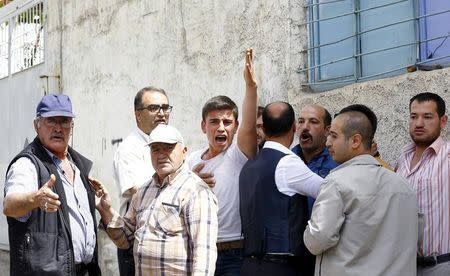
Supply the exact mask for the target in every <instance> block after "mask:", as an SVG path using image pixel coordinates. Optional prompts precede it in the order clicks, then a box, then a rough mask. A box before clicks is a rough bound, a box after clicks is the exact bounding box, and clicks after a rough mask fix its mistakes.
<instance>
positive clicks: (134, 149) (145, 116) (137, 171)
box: [113, 86, 172, 276]
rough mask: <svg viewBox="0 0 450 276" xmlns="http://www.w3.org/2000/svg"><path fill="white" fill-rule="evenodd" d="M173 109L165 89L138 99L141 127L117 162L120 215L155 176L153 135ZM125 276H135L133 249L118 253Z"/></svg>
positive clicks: (145, 92)
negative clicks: (144, 185)
mask: <svg viewBox="0 0 450 276" xmlns="http://www.w3.org/2000/svg"><path fill="white" fill-rule="evenodd" d="M171 111H172V106H170V105H169V100H168V98H167V94H166V92H165V91H164V90H163V89H161V88H156V87H152V86H149V87H144V88H142V89H141V90H139V92H138V93H137V94H136V96H135V98H134V115H135V118H136V125H137V127H136V128H135V129H134V130H133V132H131V133H130V134H129V135H128V137H126V138H125V139H124V140H123V142H122V143H121V144H120V146H119V147H118V149H117V151H116V153H115V155H114V161H113V167H114V179H115V181H116V183H117V185H118V188H119V191H120V215H121V216H124V215H125V213H126V212H127V210H128V207H129V205H130V201H131V198H132V196H133V194H135V193H136V191H137V190H138V188H139V187H140V186H141V185H142V184H143V183H145V182H147V181H148V180H150V179H151V178H152V176H153V174H154V173H155V170H154V169H153V167H152V161H151V158H150V154H149V152H148V147H147V145H148V143H149V134H150V133H151V132H152V131H153V129H154V128H155V127H156V126H157V125H159V124H167V123H168V122H169V115H170V112H171ZM117 258H118V262H119V272H120V275H121V276H124V275H134V274H135V269H134V260H133V247H132V246H131V248H129V249H118V250H117Z"/></svg>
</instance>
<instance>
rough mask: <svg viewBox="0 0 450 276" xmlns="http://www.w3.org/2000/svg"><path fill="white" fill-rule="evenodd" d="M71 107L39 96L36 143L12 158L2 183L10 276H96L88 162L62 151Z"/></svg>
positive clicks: (55, 97) (64, 98)
mask: <svg viewBox="0 0 450 276" xmlns="http://www.w3.org/2000/svg"><path fill="white" fill-rule="evenodd" d="M74 117H75V115H74V114H73V112H72V103H71V101H70V98H69V97H68V96H66V95H56V94H49V95H45V96H44V97H43V98H42V100H41V101H40V102H39V104H38V106H37V109H36V118H35V119H34V128H35V130H36V132H37V137H36V138H35V139H34V141H33V142H31V143H30V144H29V145H28V146H27V147H26V148H25V149H24V150H23V151H21V152H20V153H19V154H18V155H17V156H16V157H14V158H13V160H12V161H11V163H10V165H9V166H8V170H7V175H6V181H5V199H4V203H3V208H4V209H3V212H4V214H5V215H6V216H7V219H8V230H9V245H10V274H11V275H99V274H100V269H99V267H98V264H97V242H96V234H97V233H96V225H95V221H96V220H95V194H94V192H93V190H92V189H91V187H90V185H89V180H88V175H89V171H90V169H91V167H92V162H91V161H90V160H88V159H86V158H85V157H84V156H82V155H81V154H79V153H78V152H76V151H75V150H73V149H72V148H71V147H69V146H68V144H69V139H70V136H71V134H72V127H73V118H74Z"/></svg>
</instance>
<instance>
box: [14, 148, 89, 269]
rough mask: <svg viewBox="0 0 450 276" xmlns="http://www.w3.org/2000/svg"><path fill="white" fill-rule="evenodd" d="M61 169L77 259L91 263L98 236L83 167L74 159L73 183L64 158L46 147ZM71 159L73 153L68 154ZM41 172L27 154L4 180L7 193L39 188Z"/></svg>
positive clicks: (26, 217)
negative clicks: (83, 177)
mask: <svg viewBox="0 0 450 276" xmlns="http://www.w3.org/2000/svg"><path fill="white" fill-rule="evenodd" d="M47 153H48V154H49V156H50V157H51V158H52V160H53V162H54V164H55V165H56V167H57V169H58V174H59V177H60V178H61V180H62V184H63V187H64V193H65V195H66V200H67V206H68V213H69V220H70V229H71V235H72V243H73V250H74V258H75V263H76V264H79V263H85V264H87V263H90V262H91V260H92V257H93V256H94V249H95V244H96V236H95V230H94V219H93V217H92V215H91V212H90V209H89V201H88V196H87V191H86V188H85V187H84V184H83V182H82V180H81V177H80V170H79V169H78V168H77V166H75V164H73V163H72V162H70V163H71V166H72V168H73V169H74V172H75V174H74V175H75V180H74V183H73V185H72V184H70V182H69V181H68V179H67V178H66V176H65V175H64V170H63V169H62V165H61V163H62V161H61V160H60V159H58V158H57V157H56V156H55V155H54V154H52V153H51V152H49V151H47ZM68 158H69V160H71V158H70V156H68ZM38 186H39V185H38V176H37V171H36V168H35V166H34V164H33V163H32V162H31V160H30V159H28V158H26V157H22V158H19V159H18V160H17V161H16V162H14V164H12V165H11V168H10V169H9V171H8V174H7V177H6V181H5V194H6V195H8V193H12V192H20V193H28V192H36V191H37V190H38ZM30 215H31V213H29V214H28V215H26V216H24V217H21V218H19V219H18V220H19V221H22V222H25V221H27V220H28V218H29V217H30Z"/></svg>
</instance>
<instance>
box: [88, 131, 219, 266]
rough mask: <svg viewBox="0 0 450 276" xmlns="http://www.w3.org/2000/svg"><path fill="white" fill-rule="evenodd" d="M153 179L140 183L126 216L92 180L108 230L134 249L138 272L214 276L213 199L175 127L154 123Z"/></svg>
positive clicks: (215, 226) (151, 143)
mask: <svg viewBox="0 0 450 276" xmlns="http://www.w3.org/2000/svg"><path fill="white" fill-rule="evenodd" d="M149 146H150V154H151V157H152V164H153V167H154V169H155V171H156V173H155V174H154V175H153V178H152V179H151V180H150V181H148V182H147V183H145V184H144V185H142V186H141V187H140V188H139V190H138V191H137V193H136V194H135V196H134V197H133V199H132V200H131V204H130V207H129V209H128V211H127V213H126V214H125V216H123V217H120V216H119V214H118V213H117V212H116V211H114V210H113V208H112V206H111V199H110V197H109V194H108V192H107V191H106V190H105V188H104V186H103V185H102V184H101V183H100V182H99V181H97V180H91V182H92V184H93V187H94V189H95V190H96V192H97V196H98V197H99V199H100V200H98V202H97V210H98V211H99V212H100V215H101V217H102V222H103V223H104V224H105V228H106V232H107V233H108V235H109V237H110V238H111V239H112V240H113V241H114V243H115V244H116V245H117V247H119V248H129V247H130V246H131V245H132V244H134V247H133V252H134V258H135V268H136V274H137V275H163V274H165V275H213V274H214V270H215V262H216V257H217V251H216V246H215V245H216V239H217V229H218V223H217V210H218V207H217V199H216V197H215V196H214V194H213V193H212V191H211V190H210V189H209V187H208V186H207V185H206V184H205V183H204V182H203V181H202V180H201V179H200V178H199V177H198V176H197V175H196V174H195V173H193V172H192V171H191V170H189V169H188V167H187V165H186V163H185V162H184V160H185V156H186V152H187V147H186V146H185V145H184V141H183V137H182V136H181V134H180V132H178V130H177V129H176V128H174V127H173V126H168V125H163V124H161V125H158V126H157V127H156V128H155V129H154V130H153V131H152V132H151V133H150V139H149Z"/></svg>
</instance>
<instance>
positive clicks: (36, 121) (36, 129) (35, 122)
mask: <svg viewBox="0 0 450 276" xmlns="http://www.w3.org/2000/svg"><path fill="white" fill-rule="evenodd" d="M38 121H39V119H37V118H36V119H34V121H33V125H34V130H35V131H36V133H37V132H38V123H39V122H38Z"/></svg>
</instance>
